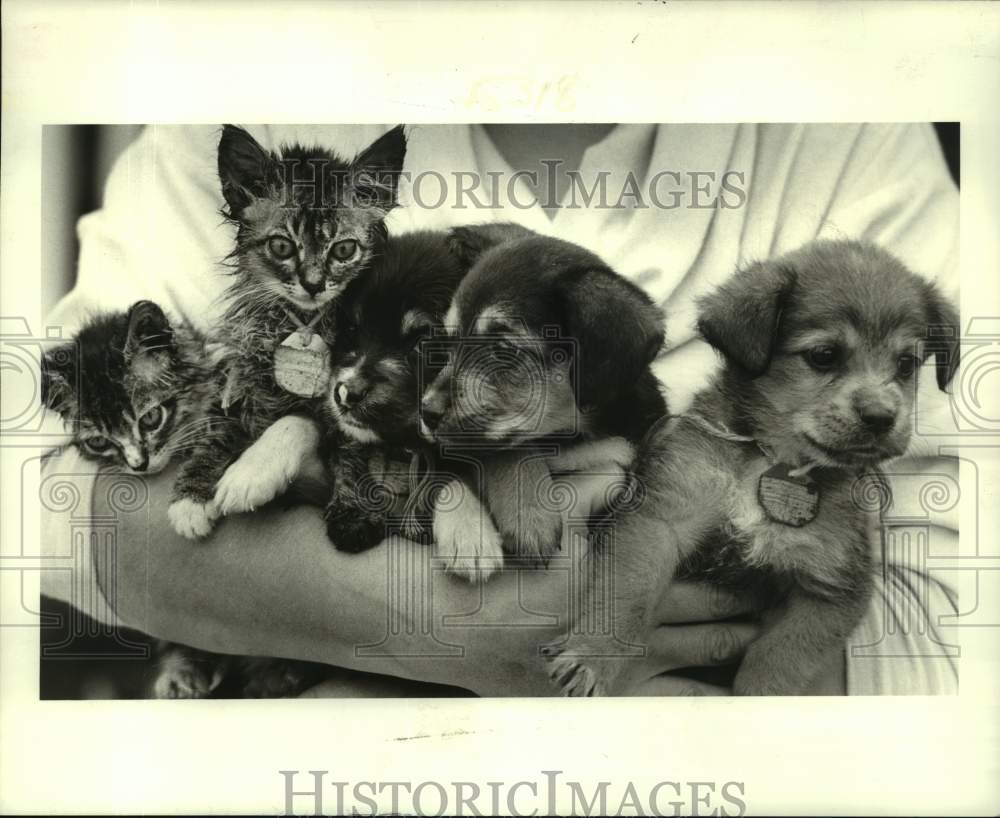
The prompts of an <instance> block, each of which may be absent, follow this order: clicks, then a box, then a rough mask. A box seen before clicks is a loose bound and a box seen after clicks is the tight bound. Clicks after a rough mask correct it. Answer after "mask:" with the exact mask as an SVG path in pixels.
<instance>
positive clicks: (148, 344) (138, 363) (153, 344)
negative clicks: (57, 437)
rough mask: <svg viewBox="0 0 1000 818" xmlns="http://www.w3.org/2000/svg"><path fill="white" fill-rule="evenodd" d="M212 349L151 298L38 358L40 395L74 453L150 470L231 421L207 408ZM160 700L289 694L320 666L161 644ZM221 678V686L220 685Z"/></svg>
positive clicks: (214, 385) (215, 389)
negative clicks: (68, 434) (67, 432)
mask: <svg viewBox="0 0 1000 818" xmlns="http://www.w3.org/2000/svg"><path fill="white" fill-rule="evenodd" d="M216 352H217V350H216V349H215V348H214V346H213V345H210V344H207V343H206V341H205V339H204V338H202V337H201V336H200V335H198V334H197V333H195V332H194V331H193V330H191V329H190V328H189V327H187V326H185V325H184V324H182V323H179V322H176V321H174V322H171V321H170V320H169V319H168V318H167V316H166V315H165V314H164V312H163V310H161V309H160V307H159V306H157V305H156V304H154V303H153V302H152V301H139V302H137V303H136V304H133V305H132V307H131V308H130V309H129V310H128V311H127V312H121V313H117V312H116V313H108V314H105V315H100V316H97V317H95V318H94V319H92V320H91V321H90V322H88V323H87V324H86V325H85V326H84V327H83V329H81V330H80V332H79V334H78V335H77V337H76V338H75V339H74V340H73V341H72V342H71V343H68V344H64V345H62V346H60V347H57V348H56V349H53V350H51V351H50V352H49V353H47V354H46V356H45V358H44V359H43V368H42V400H43V402H44V403H45V405H46V406H48V407H49V408H50V409H53V410H55V411H57V412H59V413H60V414H61V415H62V416H63V418H64V420H65V421H66V423H67V425H68V426H69V427H70V428H71V429H72V430H73V442H74V445H76V446H77V448H78V449H79V450H80V452H81V453H82V454H83V455H84V456H85V457H88V458H90V459H92V460H96V461H97V462H99V463H101V464H102V465H104V466H107V467H108V468H112V469H115V470H119V471H125V472H131V473H143V474H156V473H157V472H160V471H162V470H163V469H164V468H166V467H167V465H168V464H169V463H170V461H171V459H172V458H174V457H176V456H179V455H182V454H183V453H184V452H185V451H187V450H189V449H190V448H191V447H192V446H193V445H195V444H198V445H203V443H204V441H205V439H206V438H211V437H213V436H216V435H218V434H220V433H221V432H220V427H225V426H228V425H232V423H233V421H227V420H226V419H225V418H219V417H214V416H212V415H211V414H210V412H209V409H210V407H211V405H212V402H213V401H214V400H215V399H217V397H218V394H219V391H220V389H221V388H222V383H221V380H222V379H221V376H220V374H219V371H218V368H217V367H216V366H215V365H214V360H215V354H216ZM157 652H158V654H159V659H158V672H157V677H156V679H155V681H154V684H153V694H154V695H155V696H156V697H158V698H200V697H202V696H208V695H210V694H212V693H213V692H215V693H216V694H219V693H228V694H229V695H247V696H268V695H287V694H288V693H289V692H292V691H294V690H298V689H302V686H304V685H307V684H309V683H311V682H314V681H318V680H319V678H321V676H322V672H323V670H322V666H318V665H309V664H306V663H302V662H291V661H287V662H286V661H283V660H279V659H267V658H258V657H236V656H220V655H217V654H212V653H207V652H205V651H200V650H196V649H194V648H189V647H187V646H185V645H179V644H175V643H171V642H163V641H161V642H159V643H158V646H157ZM220 685H221V687H220Z"/></svg>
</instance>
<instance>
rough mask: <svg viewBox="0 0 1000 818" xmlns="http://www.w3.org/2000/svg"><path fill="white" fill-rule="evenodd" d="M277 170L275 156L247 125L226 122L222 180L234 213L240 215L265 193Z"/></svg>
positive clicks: (235, 215)
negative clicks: (253, 134) (255, 198)
mask: <svg viewBox="0 0 1000 818" xmlns="http://www.w3.org/2000/svg"><path fill="white" fill-rule="evenodd" d="M273 173H274V159H273V157H272V156H271V154H269V153H268V152H267V151H266V150H264V148H263V147H261V145H260V143H259V142H258V141H257V140H256V139H254V138H253V137H252V136H250V134H249V133H247V131H245V130H244V129H243V128H238V127H237V126H235V125H223V126H222V138H221V139H220V140H219V181H221V182H222V195H223V197H224V198H225V200H226V204H228V205H229V215H230V216H232V217H233V218H239V214H240V212H241V211H242V210H243V208H245V207H246V206H247V205H248V204H250V202H251V201H253V199H254V197H255V196H260V195H261V194H263V192H264V190H265V188H266V186H267V182H268V180H269V178H270V177H271V176H272V175H273Z"/></svg>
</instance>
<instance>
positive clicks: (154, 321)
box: [125, 301, 174, 362]
mask: <svg viewBox="0 0 1000 818" xmlns="http://www.w3.org/2000/svg"><path fill="white" fill-rule="evenodd" d="M173 346H174V331H173V329H172V328H171V327H170V321H169V319H168V318H167V316H166V315H165V314H164V312H163V310H161V309H160V307H159V306H158V305H157V304H154V303H153V302H152V301H137V302H136V303H135V304H133V305H132V307H131V308H130V309H129V311H128V334H127V335H126V338H125V360H126V361H128V362H131V361H133V359H134V358H136V356H139V355H158V356H162V355H169V354H170V351H171V350H172V349H173Z"/></svg>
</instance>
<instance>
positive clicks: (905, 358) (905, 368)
mask: <svg viewBox="0 0 1000 818" xmlns="http://www.w3.org/2000/svg"><path fill="white" fill-rule="evenodd" d="M918 363H920V362H919V361H918V360H917V356H916V355H900V356H899V357H898V358H897V359H896V375H897V376H899V377H900V378H909V377H912V376H913V373H914V372H916V371H917V364H918Z"/></svg>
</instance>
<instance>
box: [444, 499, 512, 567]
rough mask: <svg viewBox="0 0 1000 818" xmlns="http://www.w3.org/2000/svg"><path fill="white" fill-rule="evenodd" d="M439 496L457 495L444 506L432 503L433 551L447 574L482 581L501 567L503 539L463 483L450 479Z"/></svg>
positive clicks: (486, 513)
mask: <svg viewBox="0 0 1000 818" xmlns="http://www.w3.org/2000/svg"><path fill="white" fill-rule="evenodd" d="M455 492H458V494H457V495H454V493H455ZM442 495H447V496H452V495H454V496H457V497H458V501H457V503H450V504H449V507H444V506H442V505H441V504H440V499H439V503H438V504H436V505H435V508H434V540H435V543H436V545H435V551H436V554H437V556H438V557H440V558H441V559H443V560H444V561H445V562H446V563H447V568H448V570H449V571H450V572H451V573H453V574H457V575H458V576H460V577H462V578H463V579H467V580H468V581H469V582H485V581H486V580H487V579H489V578H490V576H491V575H492V574H494V573H495V572H496V571H499V570H500V569H501V568H503V560H504V551H503V545H502V543H503V539H502V537H501V536H500V533H499V532H498V531H497V530H496V527H495V526H494V525H493V521H492V520H491V519H490V516H489V513H488V512H487V511H486V509H485V508H484V506H483V504H482V503H481V502H480V501H479V498H477V497H476V496H475V495H474V494H473V493H472V491H471V490H470V489H469V488H467V487H466V486H465V485H464V484H463V483H461V482H459V481H457V480H453V481H451V483H450V484H449V485H448V487H446V488H445V490H444V491H443V492H442Z"/></svg>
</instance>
